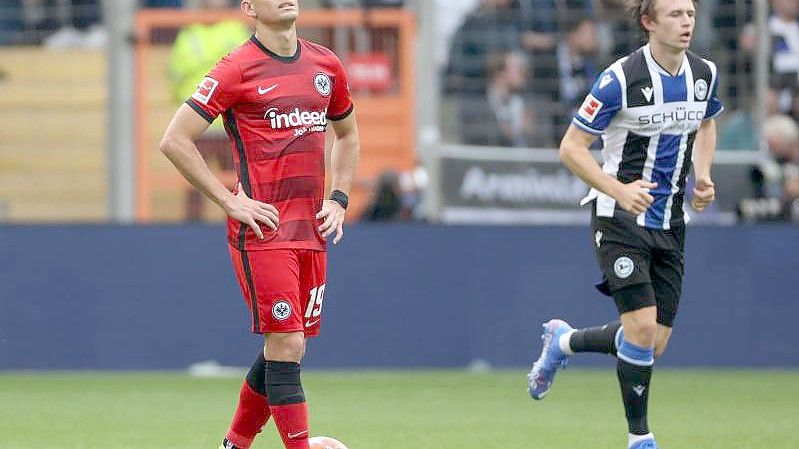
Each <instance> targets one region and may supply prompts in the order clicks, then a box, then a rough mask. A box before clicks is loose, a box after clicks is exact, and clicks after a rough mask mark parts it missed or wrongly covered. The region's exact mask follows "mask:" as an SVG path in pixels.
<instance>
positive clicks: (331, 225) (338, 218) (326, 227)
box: [316, 200, 344, 245]
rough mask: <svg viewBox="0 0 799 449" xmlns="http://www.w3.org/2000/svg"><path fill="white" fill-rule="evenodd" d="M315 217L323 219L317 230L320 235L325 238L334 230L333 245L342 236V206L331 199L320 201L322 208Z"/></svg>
mask: <svg viewBox="0 0 799 449" xmlns="http://www.w3.org/2000/svg"><path fill="white" fill-rule="evenodd" d="M316 218H317V219H318V220H324V221H323V222H322V224H321V225H319V232H321V233H322V237H324V238H325V239H327V238H328V237H329V236H330V235H331V234H333V233H334V232H335V233H336V237H335V238H334V239H333V244H334V245H335V244H337V243H338V242H339V241H340V240H341V238H342V237H344V208H343V207H341V205H340V204H339V203H337V202H335V201H333V200H325V201H324V202H323V203H322V210H321V211H319V213H318V214H316Z"/></svg>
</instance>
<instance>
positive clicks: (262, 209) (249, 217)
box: [226, 183, 280, 240]
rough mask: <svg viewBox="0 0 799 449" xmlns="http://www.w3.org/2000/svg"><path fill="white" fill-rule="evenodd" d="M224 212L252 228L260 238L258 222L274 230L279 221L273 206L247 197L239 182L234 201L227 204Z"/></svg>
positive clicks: (277, 213)
mask: <svg viewBox="0 0 799 449" xmlns="http://www.w3.org/2000/svg"><path fill="white" fill-rule="evenodd" d="M226 212H227V214H228V216H229V217H230V218H233V219H234V220H238V221H240V222H242V223H244V224H246V225H247V226H249V227H250V228H252V230H253V232H255V235H257V236H258V238H259V239H261V240H263V238H264V232H263V230H261V226H260V225H259V224H258V223H263V224H265V225H266V226H267V227H269V228H270V229H271V230H273V231H276V230H277V226H278V224H279V221H280V213H279V212H278V210H277V208H276V207H275V206H273V205H271V204H266V203H262V202H260V201H256V200H254V199H252V198H250V197H248V196H247V194H246V193H244V188H243V187H242V186H241V183H239V185H238V192H237V193H236V199H235V201H233V202H232V204H231V205H230V206H228V208H227V210H226Z"/></svg>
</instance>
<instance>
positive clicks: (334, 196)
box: [330, 190, 350, 209]
mask: <svg viewBox="0 0 799 449" xmlns="http://www.w3.org/2000/svg"><path fill="white" fill-rule="evenodd" d="M330 199H331V200H333V201H335V202H337V203H339V204H340V205H341V207H343V208H344V209H346V208H347V205H348V204H349V203H350V198H349V197H348V196H347V194H346V193H344V192H342V191H341V190H334V191H332V192H330Z"/></svg>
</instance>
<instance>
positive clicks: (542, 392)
mask: <svg viewBox="0 0 799 449" xmlns="http://www.w3.org/2000/svg"><path fill="white" fill-rule="evenodd" d="M571 330H572V327H571V326H569V323H567V322H565V321H563V320H557V319H556V320H549V321H548V322H546V323H544V333H543V334H542V335H541V340H543V341H544V348H543V349H541V356H539V357H538V360H536V361H535V363H533V367H532V369H530V372H529V373H527V381H528V385H527V392H528V393H530V396H531V397H532V398H533V399H536V400H538V399H544V396H546V395H547V393H548V392H549V388H550V387H551V386H552V381H553V380H554V379H555V373H557V372H558V369H560V368H564V367H566V363H567V362H568V359H569V356H568V355H567V354H565V353H563V351H561V350H560V345H559V344H558V340H559V339H560V336H561V335H563V334H564V333H566V332H569V331H571Z"/></svg>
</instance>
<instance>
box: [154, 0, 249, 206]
mask: <svg viewBox="0 0 799 449" xmlns="http://www.w3.org/2000/svg"><path fill="white" fill-rule="evenodd" d="M236 3H238V2H236ZM232 6H233V2H232V1H231V0H202V2H201V3H200V8H202V9H210V10H213V9H225V8H231V7H232ZM251 34H252V33H251V32H250V30H249V29H248V28H247V26H246V25H244V24H243V23H242V22H240V21H237V20H226V21H222V22H218V23H213V24H209V25H206V24H192V25H188V26H186V27H184V28H182V29H181V30H180V31H179V32H178V35H177V38H176V39H175V44H174V45H173V47H172V54H171V55H170V58H169V81H170V86H169V87H170V90H171V93H172V99H173V101H174V102H175V104H178V105H179V104H180V103H182V102H184V101H186V100H187V99H188V98H189V97H190V96H191V95H192V94H193V93H194V92H195V91H196V90H197V84H198V83H199V82H200V81H202V79H203V78H204V77H205V75H206V74H207V73H208V71H210V70H211V68H212V67H213V66H214V65H215V64H216V62H217V61H218V60H219V59H221V58H222V57H223V56H225V55H226V54H228V53H230V52H231V51H232V50H234V49H235V48H237V47H238V46H240V45H241V44H243V43H244V42H246V41H247V39H249V38H250V35H251ZM197 148H199V149H200V152H202V154H203V156H204V157H205V160H206V161H207V162H208V163H209V164H210V165H212V166H216V168H217V169H219V170H232V168H233V160H232V157H231V154H230V149H229V148H228V143H227V137H226V136H225V133H224V128H223V126H222V121H221V120H216V122H214V123H213V124H212V125H211V127H210V128H209V129H208V131H206V133H205V135H204V136H203V137H202V138H201V139H200V141H199V142H197ZM230 187H233V186H230ZM186 195H187V198H186V201H187V204H186V214H187V218H188V219H189V220H200V219H201V218H202V210H203V197H202V195H201V194H200V193H199V192H198V191H197V190H195V189H193V188H190V189H188V190H187V193H186Z"/></svg>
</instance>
